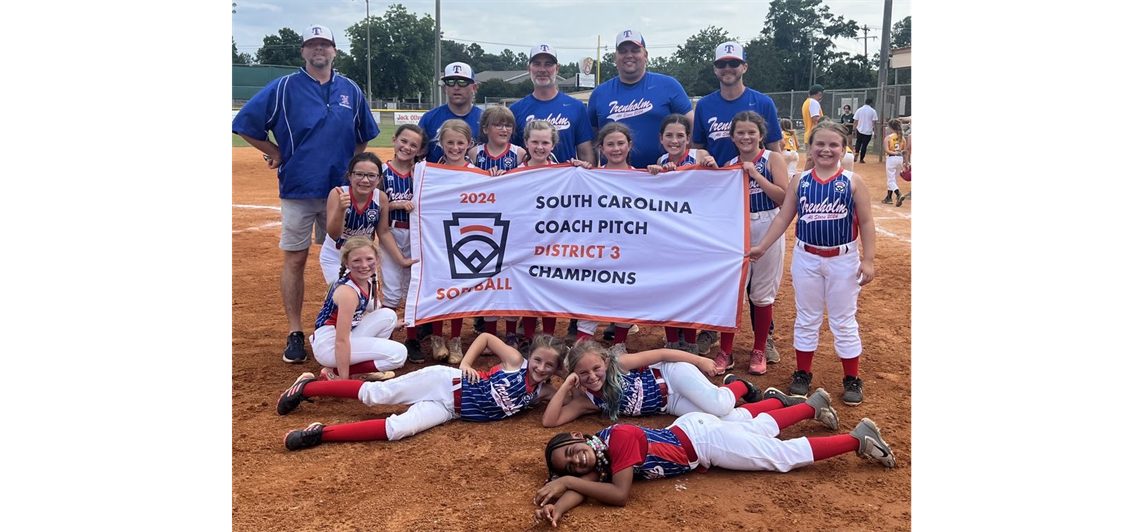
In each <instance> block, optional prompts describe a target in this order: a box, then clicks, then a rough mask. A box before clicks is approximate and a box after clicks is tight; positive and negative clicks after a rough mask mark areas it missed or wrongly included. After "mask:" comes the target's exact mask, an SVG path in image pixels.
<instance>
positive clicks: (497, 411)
mask: <svg viewBox="0 0 1144 532" xmlns="http://www.w3.org/2000/svg"><path fill="white" fill-rule="evenodd" d="M478 373H479V374H480V376H481V380H479V381H477V383H476V384H469V381H468V380H467V379H464V378H462V379H461V419H463V420H465V421H495V420H498V419H504V418H506V417H509V416H511V415H513V414H516V413H517V412H520V411H521V410H524V409H525V408H528V407H530V406H532V405H534V404H536V402H537V401H538V400H539V399H540V384H532V383H529V382H528V360H525V361H524V363H523V364H521V366H520V369H518V370H516V371H505V370H503V369H501V367H500V365H496V366H493V367H492V368H490V369H489V371H488V372H484V371H479V372H478ZM541 384H543V383H541Z"/></svg>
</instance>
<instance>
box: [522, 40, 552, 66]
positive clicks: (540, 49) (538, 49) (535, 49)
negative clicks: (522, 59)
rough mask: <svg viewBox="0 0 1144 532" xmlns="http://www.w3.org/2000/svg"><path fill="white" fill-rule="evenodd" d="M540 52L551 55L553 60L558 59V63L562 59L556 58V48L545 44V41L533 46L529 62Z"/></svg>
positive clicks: (529, 53) (529, 54)
mask: <svg viewBox="0 0 1144 532" xmlns="http://www.w3.org/2000/svg"><path fill="white" fill-rule="evenodd" d="M540 54H547V55H550V56H552V60H553V61H556V62H557V63H559V62H560V60H559V59H557V58H556V49H555V48H553V47H551V46H549V45H547V44H544V43H540V44H538V45H536V46H533V47H532V50H529V52H528V60H529V62H531V61H532V58H534V57H536V56H538V55H540Z"/></svg>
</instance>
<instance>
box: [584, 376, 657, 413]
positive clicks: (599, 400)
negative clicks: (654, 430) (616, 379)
mask: <svg viewBox="0 0 1144 532" xmlns="http://www.w3.org/2000/svg"><path fill="white" fill-rule="evenodd" d="M620 389H621V392H620V410H619V412H620V414H622V415H625V416H651V415H655V414H664V413H667V398H666V397H664V396H663V392H662V391H661V390H660V388H659V383H658V382H656V377H655V374H654V373H652V370H651V368H649V367H643V368H638V369H633V370H631V371H629V372H627V373H624V374H621V375H620ZM584 391H585V392H587V394H586V395H587V396H588V399H590V400H591V401H592V404H594V405H596V407H597V408H599V409H600V410H604V411H606V410H607V408H605V407H606V406H607V404H608V402H607V401H606V400H605V399H604V398H603V397H599V396H597V395H595V394H593V393H592V391H591V390H584ZM601 391H602V390H601Z"/></svg>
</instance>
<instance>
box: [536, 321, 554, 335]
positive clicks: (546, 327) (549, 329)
mask: <svg viewBox="0 0 1144 532" xmlns="http://www.w3.org/2000/svg"><path fill="white" fill-rule="evenodd" d="M540 330H541V331H542V332H544V334H555V333H556V318H540Z"/></svg>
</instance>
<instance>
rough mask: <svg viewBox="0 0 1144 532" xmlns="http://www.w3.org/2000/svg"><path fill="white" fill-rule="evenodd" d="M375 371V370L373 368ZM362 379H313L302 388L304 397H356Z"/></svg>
mask: <svg viewBox="0 0 1144 532" xmlns="http://www.w3.org/2000/svg"><path fill="white" fill-rule="evenodd" d="M375 371H376V370H375ZM363 384H365V383H364V382H362V381H346V380H343V381H314V382H311V383H309V384H307V385H306V387H305V388H303V389H302V395H303V396H305V397H340V398H342V399H357V398H358V390H361V387H362V385H363Z"/></svg>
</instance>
